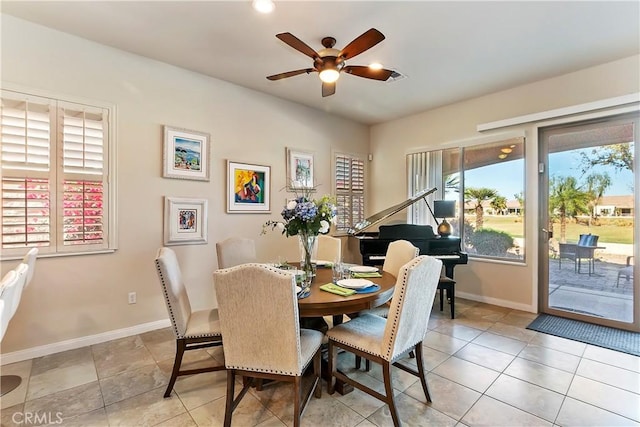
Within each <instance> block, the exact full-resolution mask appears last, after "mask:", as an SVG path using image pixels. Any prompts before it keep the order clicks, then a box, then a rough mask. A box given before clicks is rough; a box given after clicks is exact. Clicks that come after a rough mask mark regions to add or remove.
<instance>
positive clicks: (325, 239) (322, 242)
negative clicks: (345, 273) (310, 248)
mask: <svg viewBox="0 0 640 427" xmlns="http://www.w3.org/2000/svg"><path fill="white" fill-rule="evenodd" d="M317 244H318V249H317V252H316V258H317V259H319V260H323V261H330V262H333V261H340V260H342V241H341V240H340V239H338V238H337V237H331V236H327V235H325V234H320V235H319V236H318V243H317Z"/></svg>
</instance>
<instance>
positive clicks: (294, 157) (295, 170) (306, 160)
mask: <svg viewBox="0 0 640 427" xmlns="http://www.w3.org/2000/svg"><path fill="white" fill-rule="evenodd" d="M313 167H314V159H313V153H310V152H308V151H298V150H293V149H291V148H287V187H288V189H289V190H297V189H313V188H314V184H313V183H314V176H313Z"/></svg>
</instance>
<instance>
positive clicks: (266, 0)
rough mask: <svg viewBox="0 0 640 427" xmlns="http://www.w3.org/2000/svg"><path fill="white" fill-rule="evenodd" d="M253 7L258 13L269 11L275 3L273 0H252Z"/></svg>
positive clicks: (271, 10)
mask: <svg viewBox="0 0 640 427" xmlns="http://www.w3.org/2000/svg"><path fill="white" fill-rule="evenodd" d="M253 8H254V9H255V10H257V11H258V12H260V13H271V12H273V9H275V8H276V5H275V3H274V2H273V0H253Z"/></svg>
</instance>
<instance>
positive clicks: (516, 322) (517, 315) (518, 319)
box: [500, 310, 538, 329]
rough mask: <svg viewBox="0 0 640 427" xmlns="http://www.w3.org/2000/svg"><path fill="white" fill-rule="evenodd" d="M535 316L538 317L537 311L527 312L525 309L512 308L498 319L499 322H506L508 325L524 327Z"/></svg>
mask: <svg viewBox="0 0 640 427" xmlns="http://www.w3.org/2000/svg"><path fill="white" fill-rule="evenodd" d="M536 317H538V314H537V313H527V312H526V311H519V310H513V311H511V312H509V313H508V314H507V315H506V316H504V317H503V318H502V319H500V323H506V324H508V325H512V326H517V327H519V328H522V329H525V328H526V327H527V326H529V324H530V323H531V322H533V321H534V320H535V319H536Z"/></svg>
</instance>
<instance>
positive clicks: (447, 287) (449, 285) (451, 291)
mask: <svg viewBox="0 0 640 427" xmlns="http://www.w3.org/2000/svg"><path fill="white" fill-rule="evenodd" d="M438 289H439V290H440V311H444V295H443V293H444V291H447V299H448V300H449V303H450V304H451V318H452V319H453V318H454V315H455V300H456V282H455V280H453V279H450V278H448V277H446V276H440V281H439V282H438Z"/></svg>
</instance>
